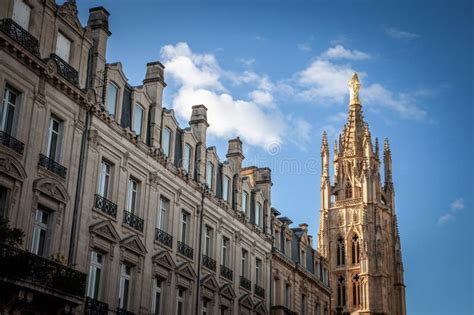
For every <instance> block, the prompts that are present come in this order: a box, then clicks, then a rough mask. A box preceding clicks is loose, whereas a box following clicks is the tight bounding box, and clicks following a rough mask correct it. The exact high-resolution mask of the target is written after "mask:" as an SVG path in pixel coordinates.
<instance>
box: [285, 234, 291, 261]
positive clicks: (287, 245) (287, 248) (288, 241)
mask: <svg viewBox="0 0 474 315" xmlns="http://www.w3.org/2000/svg"><path fill="white" fill-rule="evenodd" d="M285 254H286V255H287V256H288V257H291V239H289V238H287V239H286V242H285Z"/></svg>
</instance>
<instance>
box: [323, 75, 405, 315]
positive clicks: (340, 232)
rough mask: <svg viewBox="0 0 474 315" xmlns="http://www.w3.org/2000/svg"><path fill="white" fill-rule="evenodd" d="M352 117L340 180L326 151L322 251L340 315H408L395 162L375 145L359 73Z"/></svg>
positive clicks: (353, 84) (337, 158)
mask: <svg viewBox="0 0 474 315" xmlns="http://www.w3.org/2000/svg"><path fill="white" fill-rule="evenodd" d="M349 85H350V92H351V93H350V94H351V99H350V105H349V117H348V121H347V123H346V125H345V126H344V130H343V132H342V134H341V135H340V137H339V142H337V141H336V144H335V146H334V160H333V161H334V179H333V183H331V181H330V178H329V145H328V141H327V136H326V134H323V141H322V147H321V158H322V177H321V211H320V229H319V234H318V251H319V252H320V253H321V254H322V255H323V256H325V257H327V258H328V260H329V268H330V274H331V276H330V283H331V288H332V292H333V294H332V297H331V299H332V302H331V304H332V305H333V308H332V309H333V310H334V312H337V313H338V314H341V313H347V314H390V315H405V314H406V310H405V285H404V280H403V262H402V254H401V247H400V237H399V234H398V226H397V216H396V213H395V193H394V186H393V182H392V158H391V152H390V147H389V143H388V140H385V145H384V149H383V162H384V183H383V184H382V183H381V180H380V167H381V164H382V163H381V161H380V158H379V144H378V140H377V139H376V140H375V148H374V147H373V145H372V139H371V134H370V131H369V127H368V124H367V123H366V122H364V119H363V115H362V106H361V105H360V104H361V103H360V101H359V98H358V94H359V87H360V83H359V80H358V78H357V74H354V76H353V78H352V80H351V81H350V84H349Z"/></svg>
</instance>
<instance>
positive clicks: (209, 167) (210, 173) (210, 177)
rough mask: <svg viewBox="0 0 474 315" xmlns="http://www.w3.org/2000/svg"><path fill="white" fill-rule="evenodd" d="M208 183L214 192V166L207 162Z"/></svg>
mask: <svg viewBox="0 0 474 315" xmlns="http://www.w3.org/2000/svg"><path fill="white" fill-rule="evenodd" d="M206 180H207V181H206V182H207V186H208V187H209V189H210V190H214V186H213V183H214V164H212V163H211V162H207V172H206Z"/></svg>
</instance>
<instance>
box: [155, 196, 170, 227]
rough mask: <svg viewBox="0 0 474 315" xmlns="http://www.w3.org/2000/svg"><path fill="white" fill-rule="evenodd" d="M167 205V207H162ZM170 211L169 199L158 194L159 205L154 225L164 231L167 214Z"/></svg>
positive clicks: (166, 223)
mask: <svg viewBox="0 0 474 315" xmlns="http://www.w3.org/2000/svg"><path fill="white" fill-rule="evenodd" d="M164 205H168V206H167V207H163V206H164ZM170 211H171V201H170V199H168V198H166V197H164V196H163V195H162V196H160V205H159V208H158V214H157V217H156V227H157V228H158V229H160V230H162V231H164V232H167V230H168V215H169V213H170Z"/></svg>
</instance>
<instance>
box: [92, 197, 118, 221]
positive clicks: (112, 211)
mask: <svg viewBox="0 0 474 315" xmlns="http://www.w3.org/2000/svg"><path fill="white" fill-rule="evenodd" d="M94 207H95V208H96V209H99V210H100V211H102V212H103V213H105V214H108V215H110V216H112V217H114V218H116V217H117V205H116V204H115V203H113V202H112V201H110V200H108V199H107V198H105V197H102V196H101V195H99V194H95V202H94Z"/></svg>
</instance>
